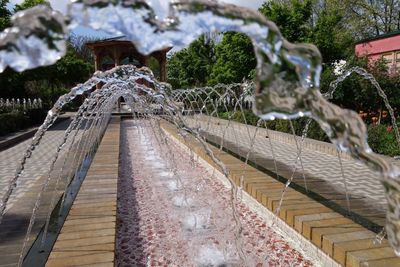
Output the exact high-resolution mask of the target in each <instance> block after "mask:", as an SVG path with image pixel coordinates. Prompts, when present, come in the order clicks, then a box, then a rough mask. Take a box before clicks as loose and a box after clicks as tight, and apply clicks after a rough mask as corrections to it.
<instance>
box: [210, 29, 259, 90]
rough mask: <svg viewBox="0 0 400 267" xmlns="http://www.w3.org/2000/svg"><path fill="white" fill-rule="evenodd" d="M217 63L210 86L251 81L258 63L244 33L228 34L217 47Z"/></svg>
mask: <svg viewBox="0 0 400 267" xmlns="http://www.w3.org/2000/svg"><path fill="white" fill-rule="evenodd" d="M215 51H216V53H215V57H216V62H215V64H214V65H213V67H212V70H211V74H210V80H209V84H211V85H213V84H217V83H225V84H229V83H237V82H242V81H243V79H249V78H250V76H251V71H252V70H254V69H255V67H256V64H257V61H256V58H255V55H254V48H253V44H252V43H251V40H250V38H249V37H247V36H246V35H244V34H242V33H235V32H227V33H225V34H224V36H223V38H222V41H221V42H220V43H218V44H217V45H216V47H215Z"/></svg>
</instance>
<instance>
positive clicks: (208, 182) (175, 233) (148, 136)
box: [116, 120, 312, 267]
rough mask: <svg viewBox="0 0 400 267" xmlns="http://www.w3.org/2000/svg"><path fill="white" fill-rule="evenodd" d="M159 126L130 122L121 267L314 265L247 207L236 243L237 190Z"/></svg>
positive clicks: (121, 205) (124, 153) (125, 134)
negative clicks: (234, 194)
mask: <svg viewBox="0 0 400 267" xmlns="http://www.w3.org/2000/svg"><path fill="white" fill-rule="evenodd" d="M155 125H156V124H155V123H154V122H153V123H150V121H148V120H135V121H132V120H129V121H124V122H123V129H122V141H121V144H122V150H121V168H120V184H119V201H118V229H117V262H116V263H117V266H258V267H261V266H312V264H311V263H310V262H309V261H306V260H304V258H303V256H302V255H301V254H300V253H299V252H298V251H296V250H294V249H293V248H291V247H290V246H289V245H288V243H287V242H285V241H284V240H283V238H282V236H280V235H279V234H277V233H276V232H274V230H273V229H271V228H269V227H268V226H267V223H266V222H265V221H264V220H263V219H262V218H260V217H259V216H258V215H257V214H256V213H255V212H253V211H252V210H251V209H250V208H249V207H248V206H247V205H246V204H245V203H240V204H238V205H237V208H238V214H239V216H238V217H239V220H240V223H241V225H242V227H243V230H242V234H241V235H240V238H239V239H236V238H235V233H237V226H236V224H235V220H234V219H233V214H232V208H231V201H230V196H231V195H230V189H227V188H226V187H225V186H224V185H223V184H222V183H221V182H220V181H219V180H218V179H217V178H215V177H213V176H212V175H210V173H209V172H208V171H207V170H206V169H205V168H203V167H202V166H200V165H199V164H197V163H196V162H195V161H194V160H193V157H192V155H191V154H190V153H188V152H186V151H184V150H183V149H182V148H180V147H178V145H177V144H175V143H174V142H173V141H172V140H170V139H167V138H166V137H165V136H163V135H162V134H160V130H159V129H158V128H157V127H155ZM237 240H239V241H237ZM238 244H240V245H239V247H240V249H241V250H242V251H243V254H244V256H245V260H244V261H241V260H240V257H239V256H238V255H239V253H238V249H237V248H238Z"/></svg>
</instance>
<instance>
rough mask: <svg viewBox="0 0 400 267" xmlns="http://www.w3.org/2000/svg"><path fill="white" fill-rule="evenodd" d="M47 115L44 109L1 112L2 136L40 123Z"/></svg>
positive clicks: (0, 131)
mask: <svg viewBox="0 0 400 267" xmlns="http://www.w3.org/2000/svg"><path fill="white" fill-rule="evenodd" d="M45 117H46V111H45V110H43V109H32V110H29V111H27V112H22V111H18V110H15V111H12V112H8V113H1V114H0V136H3V135H7V134H10V133H12V132H16V131H19V130H22V129H24V128H28V127H31V126H33V125H37V124H40V123H42V122H43V121H44V119H45Z"/></svg>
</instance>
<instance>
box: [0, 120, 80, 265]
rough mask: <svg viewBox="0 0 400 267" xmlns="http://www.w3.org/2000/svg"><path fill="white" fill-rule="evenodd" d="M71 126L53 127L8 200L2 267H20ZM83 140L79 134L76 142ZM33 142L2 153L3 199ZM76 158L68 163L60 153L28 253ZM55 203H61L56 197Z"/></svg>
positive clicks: (0, 242)
mask: <svg viewBox="0 0 400 267" xmlns="http://www.w3.org/2000/svg"><path fill="white" fill-rule="evenodd" d="M70 122H71V120H65V121H62V122H60V123H58V124H56V125H55V126H53V127H52V128H51V129H50V130H49V131H48V132H47V133H46V134H45V136H44V137H43V139H42V142H41V144H40V145H39V146H38V147H37V148H36V149H35V151H34V152H33V153H32V156H31V158H30V159H28V161H27V164H26V166H25V170H24V172H23V174H22V176H21V177H20V178H19V180H18V182H17V187H16V189H15V191H14V193H13V194H12V196H11V198H10V199H9V202H8V205H7V209H6V213H5V215H4V217H3V221H2V223H1V224H0V259H1V260H0V266H2V267H3V266H4V267H6V266H7V267H8V266H16V265H17V263H18V260H19V257H20V254H21V251H22V247H23V243H24V239H25V235H26V232H27V229H28V225H29V221H30V218H31V215H32V210H33V207H34V205H35V202H36V200H37V198H38V194H39V192H40V191H41V190H42V188H43V185H44V183H45V181H46V179H47V177H48V173H49V169H50V165H51V162H52V159H53V158H54V156H55V153H56V149H57V146H58V145H59V144H60V143H61V141H62V139H63V137H64V134H65V130H66V129H67V127H68V125H69V124H70ZM80 137H81V134H80V133H79V134H78V136H77V137H76V139H75V142H77V141H78V140H80ZM30 142H31V139H28V140H26V141H24V142H22V143H19V144H17V145H15V146H13V147H11V148H9V149H6V150H3V151H1V152H0V197H3V195H4V194H5V192H6V190H7V186H8V183H9V181H10V179H12V178H13V176H14V174H15V171H16V167H17V164H18V163H19V162H20V160H21V158H22V156H23V153H24V152H25V150H26V148H27V146H28V145H29V144H30ZM70 142H71V138H69V140H68V142H67V144H66V146H65V147H70ZM73 154H75V153H72V154H71V155H70V157H69V158H68V159H67V160H66V159H65V156H66V155H65V153H61V155H60V156H59V158H58V161H57V163H56V165H55V169H54V172H52V173H51V176H50V177H51V180H50V181H51V182H50V184H49V186H48V188H47V190H46V191H45V192H44V193H43V195H42V200H41V203H40V206H39V208H38V212H37V216H36V220H35V224H34V225H33V228H32V231H31V235H30V237H29V241H28V243H27V246H26V249H25V252H26V251H28V249H29V247H30V246H31V245H32V243H33V241H35V239H36V237H37V235H38V233H39V231H40V230H41V228H42V227H43V225H44V223H45V221H46V218H47V214H48V212H49V206H50V203H52V199H53V198H54V197H55V196H60V194H61V191H63V188H64V187H65V186H66V184H65V181H66V180H65V179H64V180H62V181H61V182H60V183H59V184H58V190H57V191H56V190H54V188H55V185H56V184H55V182H56V180H57V178H58V176H59V171H60V169H61V166H63V165H64V162H65V164H66V165H65V168H64V172H63V173H62V176H61V177H66V175H67V174H68V175H69V174H71V173H70V172H71V170H73V169H74V168H72V167H70V166H71V164H72V163H73V160H72V159H73V156H72V155H73ZM55 199H56V201H58V198H57V197H55Z"/></svg>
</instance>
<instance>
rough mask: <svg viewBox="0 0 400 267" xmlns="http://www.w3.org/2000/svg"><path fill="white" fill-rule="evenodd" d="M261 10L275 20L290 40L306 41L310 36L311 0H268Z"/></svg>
mask: <svg viewBox="0 0 400 267" xmlns="http://www.w3.org/2000/svg"><path fill="white" fill-rule="evenodd" d="M259 11H260V12H261V13H262V14H263V15H264V16H266V17H267V19H269V20H271V21H273V22H275V24H276V25H277V26H278V27H279V29H280V31H281V33H282V35H283V37H285V38H286V39H287V40H288V41H290V42H306V41H308V37H309V36H310V31H311V29H310V24H309V21H310V19H311V15H312V2H311V0H305V1H302V0H290V1H276V0H275V1H274V0H272V1H268V2H265V3H264V4H263V5H262V6H261V7H260V8H259Z"/></svg>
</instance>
